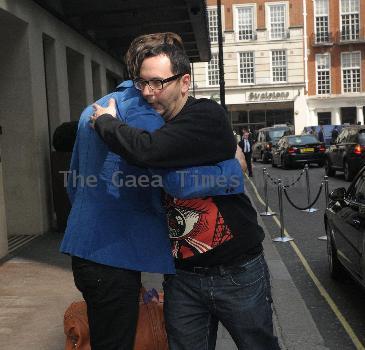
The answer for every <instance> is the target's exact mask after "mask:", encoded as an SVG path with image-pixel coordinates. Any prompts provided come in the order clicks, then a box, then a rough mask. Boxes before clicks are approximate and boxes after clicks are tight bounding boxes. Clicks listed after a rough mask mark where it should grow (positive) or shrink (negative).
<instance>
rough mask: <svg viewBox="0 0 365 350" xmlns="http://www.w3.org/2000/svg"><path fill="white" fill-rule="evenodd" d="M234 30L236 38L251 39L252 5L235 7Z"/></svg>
mask: <svg viewBox="0 0 365 350" xmlns="http://www.w3.org/2000/svg"><path fill="white" fill-rule="evenodd" d="M236 22H237V26H236V32H237V35H238V40H252V39H255V35H254V7H253V6H244V7H237V8H236Z"/></svg>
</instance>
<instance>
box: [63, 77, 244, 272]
mask: <svg viewBox="0 0 365 350" xmlns="http://www.w3.org/2000/svg"><path fill="white" fill-rule="evenodd" d="M110 98H114V99H115V100H116V102H117V109H118V117H119V118H120V119H121V120H123V121H124V122H126V123H128V124H129V125H130V126H134V127H139V128H143V129H145V130H147V131H153V130H155V129H158V128H160V127H161V126H162V125H163V124H164V121H163V119H162V118H161V116H160V115H159V114H158V113H156V112H155V111H154V110H153V109H152V108H151V107H150V106H149V105H148V104H147V103H146V102H145V100H144V99H143V98H142V97H141V95H140V94H139V92H138V91H137V90H136V89H135V88H134V87H133V83H132V82H131V81H125V82H123V83H122V84H121V85H120V86H118V91H116V92H114V93H111V94H109V95H107V96H105V97H103V98H101V99H100V100H99V101H97V103H98V104H100V105H107V103H108V101H109V99H110ZM92 111H93V110H92V106H88V107H87V108H86V109H85V110H84V111H83V113H82V114H81V118H80V122H79V127H78V133H77V138H76V142H75V146H74V150H73V154H72V159H71V166H70V173H69V178H68V194H69V197H70V200H71V202H72V209H71V213H70V216H69V218H68V223H67V228H66V231H65V236H64V239H63V241H62V243H61V248H60V250H61V252H63V253H67V254H70V255H73V256H78V257H81V258H84V259H87V260H91V261H94V262H97V263H101V264H104V265H109V266H115V267H122V268H127V269H132V270H137V271H146V272H158V273H174V271H175V269H174V262H173V258H172V255H171V248H170V242H169V238H168V229H167V223H166V216H165V211H164V209H163V207H162V201H161V187H159V186H158V185H161V184H163V185H164V187H165V188H166V189H167V191H168V192H169V193H170V194H172V195H175V196H180V197H181V198H184V197H185V198H186V197H187V196H189V197H194V196H195V197H198V196H206V195H223V194H226V193H240V192H242V191H243V177H242V171H241V169H240V166H239V163H238V162H237V161H236V160H229V161H226V162H222V163H220V164H217V165H216V166H212V167H209V166H205V167H195V168H189V169H186V170H184V184H183V185H182V184H181V174H177V173H176V172H174V171H173V170H172V171H171V172H166V171H163V172H162V171H161V172H158V171H156V170H155V171H154V172H153V173H151V172H150V171H149V170H148V169H143V168H139V167H136V166H133V165H129V164H128V163H127V162H125V161H124V160H123V159H122V158H121V157H120V156H118V155H116V154H115V153H113V152H110V151H109V150H108V148H107V146H106V145H105V144H104V143H103V141H102V140H101V139H100V137H99V136H98V135H97V133H96V132H95V131H94V130H93V129H92V128H90V123H89V119H90V116H91V114H92ZM136 111H137V112H136ZM156 173H157V174H160V175H161V181H158V178H156ZM190 174H193V175H195V176H196V175H197V174H200V175H201V174H213V175H215V176H220V175H222V174H223V175H226V176H227V177H231V176H232V175H234V176H235V180H234V181H231V182H229V181H228V183H227V187H226V188H224V187H219V188H201V187H197V186H196V184H195V183H194V184H193V183H192V180H191V178H190V180H189V175H190ZM142 179H143V180H142ZM187 179H188V180H187ZM153 181H155V182H153ZM146 183H147V185H146ZM141 184H143V185H141Z"/></svg>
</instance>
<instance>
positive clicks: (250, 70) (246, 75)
mask: <svg viewBox="0 0 365 350" xmlns="http://www.w3.org/2000/svg"><path fill="white" fill-rule="evenodd" d="M239 58H240V68H239V71H240V83H241V84H254V82H255V69H254V65H255V62H254V56H253V52H240V53H239Z"/></svg>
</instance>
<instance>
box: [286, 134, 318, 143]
mask: <svg viewBox="0 0 365 350" xmlns="http://www.w3.org/2000/svg"><path fill="white" fill-rule="evenodd" d="M288 142H289V145H291V146H294V145H306V144H308V143H318V139H317V138H316V137H315V136H312V135H303V136H295V137H288Z"/></svg>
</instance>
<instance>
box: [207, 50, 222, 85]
mask: <svg viewBox="0 0 365 350" xmlns="http://www.w3.org/2000/svg"><path fill="white" fill-rule="evenodd" d="M213 56H217V63H218V84H215V85H211V84H209V63H210V62H206V63H205V67H206V69H205V72H206V73H205V81H206V82H207V84H206V86H207V87H217V86H219V53H218V52H212V59H213Z"/></svg>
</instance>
